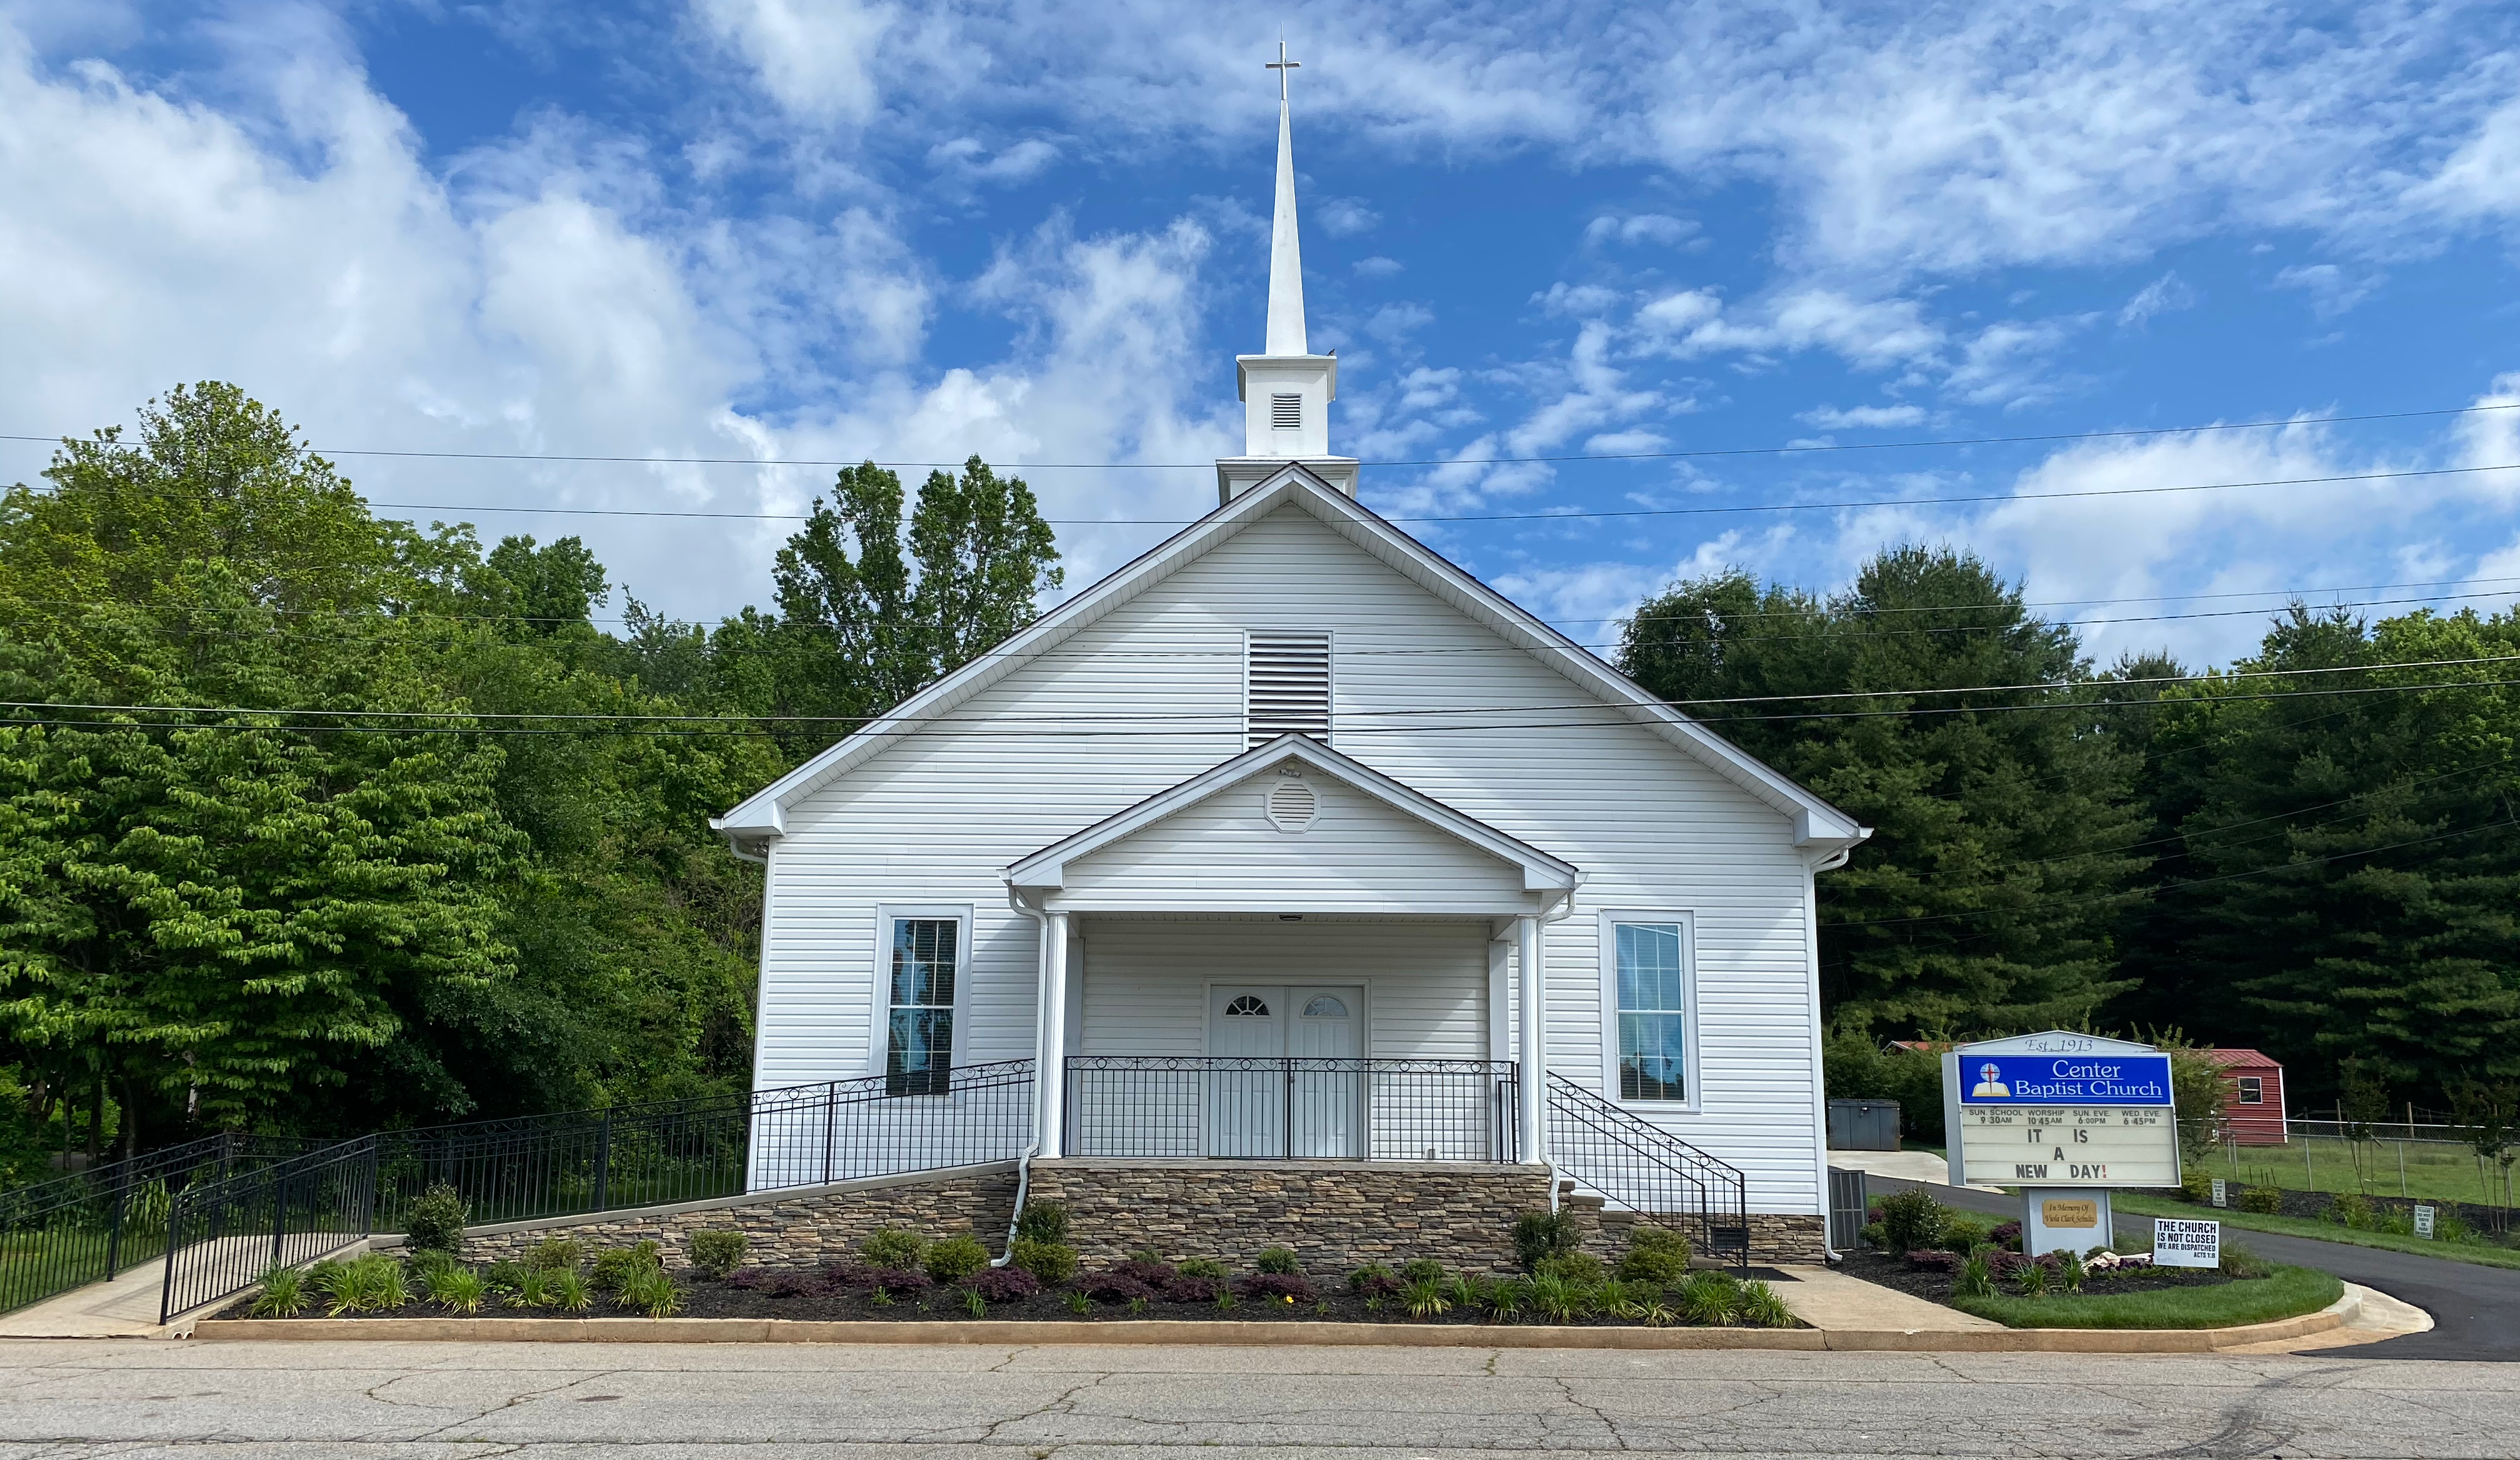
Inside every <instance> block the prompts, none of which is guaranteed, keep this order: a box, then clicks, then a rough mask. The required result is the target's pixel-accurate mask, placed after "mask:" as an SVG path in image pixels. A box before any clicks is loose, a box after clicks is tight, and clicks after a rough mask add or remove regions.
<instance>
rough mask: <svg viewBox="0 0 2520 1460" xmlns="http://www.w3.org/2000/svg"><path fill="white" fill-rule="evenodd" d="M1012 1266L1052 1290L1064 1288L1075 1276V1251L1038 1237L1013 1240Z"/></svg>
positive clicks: (1061, 1243) (1064, 1245) (1059, 1243)
mask: <svg viewBox="0 0 2520 1460" xmlns="http://www.w3.org/2000/svg"><path fill="white" fill-rule="evenodd" d="M1013 1264H1014V1265H1015V1266H1017V1267H1020V1268H1022V1269H1023V1270H1024V1271H1026V1272H1029V1273H1031V1274H1032V1275H1033V1276H1034V1277H1037V1278H1039V1279H1041V1280H1042V1282H1043V1284H1044V1285H1045V1286H1048V1287H1052V1288H1060V1287H1065V1286H1066V1285H1067V1284H1068V1282H1069V1281H1071V1280H1072V1279H1074V1278H1075V1276H1076V1249H1074V1248H1072V1247H1069V1246H1068V1245H1067V1244H1065V1243H1063V1242H1050V1241H1046V1240H1044V1239H1042V1238H1039V1237H1018V1238H1016V1239H1015V1248H1014V1258H1013Z"/></svg>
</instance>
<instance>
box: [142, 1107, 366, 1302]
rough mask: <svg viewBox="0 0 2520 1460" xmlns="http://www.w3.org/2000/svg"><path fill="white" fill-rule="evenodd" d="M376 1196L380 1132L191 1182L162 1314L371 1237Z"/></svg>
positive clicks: (169, 1232) (180, 1210) (171, 1230)
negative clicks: (218, 1178)
mask: <svg viewBox="0 0 2520 1460" xmlns="http://www.w3.org/2000/svg"><path fill="white" fill-rule="evenodd" d="M376 1196H377V1138H376V1137H375V1136H372V1135H363V1136H361V1137H359V1138H358V1139H357V1140H352V1141H343V1142H341V1143H340V1144H339V1145H337V1146H325V1147H322V1148H321V1149H318V1150H314V1151H309V1152H307V1153H305V1154H304V1155H302V1156H294V1157H291V1158H290V1159H288V1160H286V1161H280V1162H274V1163H271V1164H270V1165H267V1166H264V1167H263V1168H262V1169H260V1170H256V1171H248V1172H245V1173H243V1174H241V1175H236V1176H230V1177H228V1178H227V1179H225V1180H223V1181H204V1182H200V1183H197V1184H195V1185H193V1186H189V1187H186V1188H185V1189H184V1190H183V1191H182V1192H180V1193H178V1194H177V1195H176V1197H175V1201H174V1204H173V1207H172V1209H170V1210H169V1212H168V1214H167V1218H166V1276H165V1281H164V1284H163V1286H161V1287H160V1288H159V1290H158V1322H159V1323H164V1322H166V1321H167V1320H169V1319H171V1318H173V1317H174V1316H175V1315H176V1314H178V1313H186V1312H190V1311H192V1310H193V1309H195V1308H198V1307H201V1306H203V1305H204V1304H206V1303H213V1302H217V1301H219V1300H222V1299H227V1298H233V1297H235V1296H236V1295H237V1294H239V1293H243V1292H244V1291H246V1290H247V1289H248V1288H250V1287H252V1286H253V1285H254V1283H255V1282H256V1281H258V1280H259V1279H260V1278H261V1277H262V1275H263V1274H264V1273H266V1272H268V1271H270V1270H271V1269H272V1268H274V1267H282V1266H295V1265H296V1264H298V1263H301V1262H311V1261H313V1260H314V1259H316V1258H318V1257H323V1256H328V1255H331V1254H334V1253H337V1252H340V1251H342V1250H343V1249H345V1248H348V1247H352V1246H354V1245H356V1244H358V1243H362V1242H365V1241H366V1240H367V1239H368V1237H369V1235H370V1233H371V1231H372V1230H373V1227H374V1224H375V1216H376Z"/></svg>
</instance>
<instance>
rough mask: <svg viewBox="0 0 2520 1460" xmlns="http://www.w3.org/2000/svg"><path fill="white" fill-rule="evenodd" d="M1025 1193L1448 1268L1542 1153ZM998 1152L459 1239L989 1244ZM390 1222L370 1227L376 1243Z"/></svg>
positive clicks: (1119, 1242) (1011, 1186) (1134, 1164)
mask: <svg viewBox="0 0 2520 1460" xmlns="http://www.w3.org/2000/svg"><path fill="white" fill-rule="evenodd" d="M1571 1187H1572V1183H1560V1192H1561V1198H1560V1206H1561V1209H1563V1210H1564V1211H1565V1212H1566V1213H1567V1214H1568V1215H1569V1216H1571V1217H1573V1218H1574V1222H1575V1227H1576V1231H1577V1234H1578V1238H1579V1241H1580V1243H1581V1245H1582V1247H1583V1249H1584V1250H1585V1251H1587V1252H1591V1253H1594V1254H1596V1255H1599V1256H1602V1257H1605V1258H1615V1257H1616V1256H1617V1255H1618V1254H1619V1253H1620V1252H1622V1251H1624V1250H1625V1248H1626V1246H1627V1232H1628V1228H1629V1227H1630V1226H1631V1225H1633V1223H1634V1222H1635V1215H1634V1213H1631V1212H1625V1211H1604V1210H1603V1209H1602V1206H1601V1201H1600V1199H1599V1198H1598V1197H1592V1196H1583V1195H1576V1194H1574V1193H1573V1192H1572V1191H1571ZM1027 1196H1028V1198H1029V1199H1030V1200H1033V1201H1041V1202H1057V1203H1058V1204H1059V1205H1061V1206H1063V1207H1065V1208H1066V1209H1067V1210H1068V1240H1069V1241H1070V1242H1071V1243H1073V1244H1074V1245H1075V1246H1076V1248H1077V1249H1078V1251H1079V1252H1080V1253H1081V1254H1082V1255H1083V1256H1084V1258H1085V1261H1086V1263H1087V1265H1088V1266H1089V1267H1090V1266H1097V1265H1101V1264H1102V1263H1105V1262H1109V1261H1113V1260H1116V1259H1118V1258H1120V1257H1123V1256H1126V1255H1128V1254H1130V1253H1133V1252H1138V1251H1141V1250H1143V1249H1147V1248H1152V1249H1154V1250H1155V1251H1157V1252H1160V1253H1162V1254H1163V1255H1165V1256H1167V1257H1170V1258H1181V1257H1193V1256H1197V1257H1214V1258H1218V1259H1220V1260H1223V1261H1226V1262H1229V1263H1232V1264H1234V1265H1236V1266H1238V1267H1241V1266H1248V1265H1249V1264H1250V1262H1251V1261H1252V1259H1254V1258H1256V1257H1257V1256H1258V1255H1260V1254H1261V1253H1262V1252H1263V1251H1264V1250H1266V1249H1269V1248H1272V1247H1288V1248H1292V1249H1294V1250H1295V1253H1296V1255H1298V1256H1299V1257H1300V1258H1301V1260H1302V1261H1303V1263H1304V1265H1305V1266H1306V1267H1307V1268H1309V1269H1310V1270H1312V1271H1313V1272H1315V1273H1317V1274H1325V1273H1335V1272H1344V1271H1346V1270H1347V1269H1348V1268H1350V1267H1353V1266H1356V1265H1357V1264H1359V1263H1363V1262H1385V1263H1392V1264H1397V1263H1399V1262H1402V1261H1406V1260H1407V1259H1409V1258H1411V1257H1417V1256H1427V1257H1433V1258H1435V1259H1436V1260H1437V1261H1440V1262H1442V1263H1444V1265H1446V1266H1447V1267H1452V1268H1458V1269H1470V1270H1478V1269H1481V1268H1485V1269H1490V1270H1495V1271H1508V1270H1510V1269H1511V1268H1512V1267H1513V1265H1514V1255H1513V1240H1512V1238H1513V1221H1514V1218H1515V1217H1517V1216H1519V1215H1521V1214H1522V1213H1524V1212H1526V1211H1539V1210H1544V1209H1547V1207H1548V1204H1549V1173H1548V1171H1547V1169H1546V1168H1545V1167H1539V1166H1522V1165H1472V1164H1454V1163H1425V1164H1420V1163H1414V1162H1387V1163H1386V1162H1333V1161H1318V1162H1267V1163H1261V1162H1211V1161H1113V1160H1083V1159H1069V1160H1062V1161H1036V1162H1033V1163H1032V1165H1031V1171H1030V1175H1029V1189H1028V1192H1027ZM1014 1201H1015V1167H1014V1163H1012V1162H1006V1163H995V1164H991V1165H977V1166H963V1167H959V1168H957V1169H954V1170H947V1171H925V1172H921V1173H918V1174H916V1175H909V1176H883V1177H875V1178H870V1179H868V1180H863V1181H843V1182H835V1183H833V1184H832V1185H829V1186H811V1187H798V1188H794V1189H791V1190H787V1191H780V1192H765V1193H761V1194H759V1195H755V1196H743V1197H727V1198H720V1199H717V1200H714V1201H707V1202H690V1203H684V1204H682V1205H679V1206H673V1207H654V1208H647V1209H639V1210H629V1211H605V1212H595V1213H589V1214H586V1215H581V1216H563V1217H552V1218H547V1219H544V1220H540V1221H529V1222H512V1223H507V1224H505V1225H501V1226H489V1227H473V1228H471V1229H470V1230H468V1231H467V1232H466V1233H465V1242H464V1247H465V1255H466V1256H467V1257H469V1258H471V1259H472V1260H475V1261H493V1260H497V1259H499V1258H502V1257H519V1256H522V1255H524V1254H525V1253H526V1252H527V1251H529V1250H531V1249H532V1247H533V1246H534V1244H536V1243H538V1242H541V1241H542V1240H544V1239H545V1238H548V1237H574V1238H577V1239H579V1240H580V1241H583V1242H585V1243H586V1244H588V1245H589V1246H590V1247H593V1248H606V1247H617V1246H625V1245H627V1244H630V1243H633V1242H639V1241H643V1240H652V1241H654V1242H655V1243H657V1245H658V1246H659V1247H660V1248H661V1249H662V1250H663V1255H664V1259H665V1262H666V1264H667V1265H668V1266H671V1267H680V1266H684V1265H686V1264H688V1262H689V1261H690V1246H691V1236H692V1234H693V1233H694V1232H697V1231H702V1230H709V1229H724V1228H730V1227H731V1228H734V1229H736V1230H738V1231H741V1232H742V1233H743V1234H744V1235H746V1236H747V1237H749V1238H751V1239H752V1242H751V1247H750V1249H749V1250H748V1251H747V1252H746V1253H745V1255H744V1261H745V1262H746V1263H747V1264H748V1265H757V1266H774V1267H788V1266H811V1265H813V1264H816V1263H820V1262H824V1261H829V1260H832V1259H835V1258H840V1257H844V1256H846V1255H849V1254H851V1253H854V1252H855V1251H856V1250H857V1248H858V1245H859V1244H860V1243H862V1242H864V1241H865V1240H866V1239H867V1237H869V1236H870V1235H872V1234H874V1233H876V1232H877V1231H880V1230H882V1229H883V1228H885V1227H895V1226H902V1227H912V1228H915V1229H917V1230H918V1231H920V1232H922V1233H924V1234H926V1235H927V1236H929V1237H945V1236H951V1235H953V1234H955V1233H958V1232H969V1233H972V1234H974V1235H975V1236H977V1237H978V1238H979V1239H980V1241H981V1242H982V1243H983V1244H985V1245H986V1246H987V1247H988V1248H989V1250H990V1251H991V1252H992V1253H993V1254H994V1253H996V1252H998V1251H1000V1250H1002V1249H1003V1247H1004V1245H1005V1240H1006V1232H1007V1225H1008V1222H1009V1221H1010V1219H1011V1218H1012V1214H1013V1210H1014ZM1825 1226H1826V1224H1825V1221H1824V1219H1823V1218H1822V1217H1819V1216H1816V1215H1814V1216H1801V1215H1787V1214H1778V1213H1770V1212H1753V1213H1751V1216H1750V1242H1751V1254H1750V1255H1751V1260H1752V1261H1754V1262H1763V1263H1765V1262H1819V1261H1822V1260H1823V1258H1824V1255H1825V1241H1826V1238H1825ZM397 1240H398V1239H393V1238H386V1239H382V1240H381V1241H380V1242H379V1244H378V1245H379V1246H390V1245H392V1244H393V1243H395V1242H396V1241H397Z"/></svg>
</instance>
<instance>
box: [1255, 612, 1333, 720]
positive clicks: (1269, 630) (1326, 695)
mask: <svg viewBox="0 0 2520 1460" xmlns="http://www.w3.org/2000/svg"><path fill="white" fill-rule="evenodd" d="M1253 634H1279V635H1293V634H1319V635H1321V637H1322V639H1323V640H1324V641H1325V643H1326V644H1327V646H1328V650H1327V652H1328V656H1329V661H1328V663H1329V667H1328V674H1327V675H1326V676H1325V678H1324V680H1323V684H1322V694H1323V702H1322V704H1323V708H1324V709H1325V711H1327V713H1328V723H1327V724H1325V725H1324V726H1323V727H1322V744H1324V745H1326V746H1335V745H1337V744H1338V721H1339V712H1338V702H1339V647H1338V646H1339V636H1338V630H1337V629H1334V628H1318V627H1314V628H1297V627H1292V626H1282V627H1273V626H1271V625H1268V624H1262V625H1259V626H1257V627H1251V628H1245V629H1243V630H1242V683H1241V685H1240V686H1239V688H1238V693H1240V695H1241V696H1242V733H1241V734H1240V735H1238V736H1236V737H1235V744H1237V745H1238V746H1241V747H1242V748H1243V749H1245V750H1252V749H1256V747H1254V746H1253V745H1252V744H1251V636H1252V635H1253Z"/></svg>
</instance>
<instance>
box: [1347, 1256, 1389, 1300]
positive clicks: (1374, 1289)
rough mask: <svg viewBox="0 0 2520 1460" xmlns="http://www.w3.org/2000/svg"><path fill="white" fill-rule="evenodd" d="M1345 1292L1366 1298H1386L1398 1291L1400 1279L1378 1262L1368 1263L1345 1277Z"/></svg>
mask: <svg viewBox="0 0 2520 1460" xmlns="http://www.w3.org/2000/svg"><path fill="white" fill-rule="evenodd" d="M1347 1290H1348V1291H1349V1292H1350V1293H1356V1294H1361V1295H1363V1296H1365V1297H1367V1298H1388V1297H1390V1296H1391V1295H1392V1294H1394V1293H1397V1292H1399V1291H1400V1279H1399V1278H1398V1277H1396V1276H1394V1275H1393V1274H1392V1271H1391V1269H1390V1268H1388V1267H1385V1266H1383V1265H1382V1264H1381V1263H1379V1262H1368V1263H1366V1264H1365V1265H1364V1266H1363V1267H1360V1268H1357V1269H1356V1270H1355V1271H1353V1272H1350V1273H1349V1274H1348V1275H1347Z"/></svg>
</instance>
